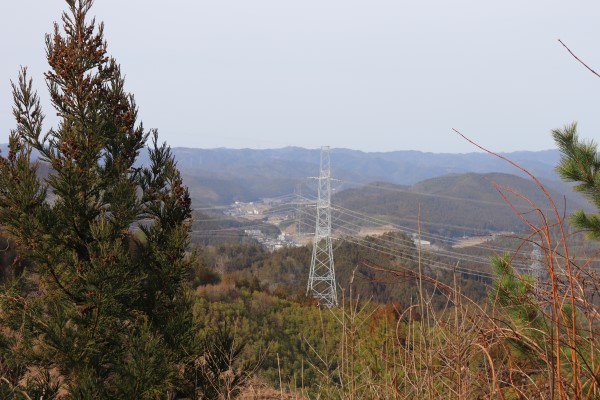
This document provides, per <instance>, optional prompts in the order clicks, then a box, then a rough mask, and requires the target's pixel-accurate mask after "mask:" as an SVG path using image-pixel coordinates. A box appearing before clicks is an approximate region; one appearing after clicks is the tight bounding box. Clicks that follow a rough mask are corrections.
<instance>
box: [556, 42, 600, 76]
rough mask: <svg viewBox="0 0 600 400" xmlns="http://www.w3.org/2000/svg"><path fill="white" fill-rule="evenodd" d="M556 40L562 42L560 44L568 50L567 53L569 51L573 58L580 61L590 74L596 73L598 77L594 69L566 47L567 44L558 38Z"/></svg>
mask: <svg viewBox="0 0 600 400" xmlns="http://www.w3.org/2000/svg"><path fill="white" fill-rule="evenodd" d="M558 42H559V43H560V44H562V45H563V47H564V48H565V49H567V51H568V52H569V53H570V54H571V55H572V56H573V58H575V59H576V60H577V61H579V62H580V63H581V65H583V66H584V67H586V68H587V69H588V71H590V72H591V73H592V74H594V75H596V76H597V77H598V78H600V74H598V73H597V72H596V71H594V70H593V69H592V68H590V67H589V66H588V65H587V64H586V63H584V62H583V61H581V59H579V57H577V56H576V55H575V53H573V52H572V51H571V49H570V48H568V47H567V45H566V44H564V43H563V41H562V40H560V39H558Z"/></svg>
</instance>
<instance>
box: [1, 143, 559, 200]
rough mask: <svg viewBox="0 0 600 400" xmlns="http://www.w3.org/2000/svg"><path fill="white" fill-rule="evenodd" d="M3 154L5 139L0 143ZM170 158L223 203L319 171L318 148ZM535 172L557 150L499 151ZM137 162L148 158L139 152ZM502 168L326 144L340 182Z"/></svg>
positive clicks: (489, 162)
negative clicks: (371, 151)
mask: <svg viewBox="0 0 600 400" xmlns="http://www.w3.org/2000/svg"><path fill="white" fill-rule="evenodd" d="M0 149H1V150H2V153H3V154H6V145H0ZM173 152H174V154H175V159H176V160H177V162H178V166H179V168H180V169H181V171H182V173H183V174H184V180H185V183H186V184H187V185H188V186H189V188H190V192H191V195H192V198H193V200H194V202H195V203H196V204H228V203H231V202H233V201H235V200H240V201H254V200H257V199H260V198H263V197H271V196H279V195H282V194H290V193H293V192H294V188H295V187H296V186H297V185H298V184H300V183H302V182H304V181H305V179H306V177H309V176H316V175H318V174H319V157H320V150H319V149H304V148H299V147H285V148H281V149H268V150H252V149H225V148H219V149H192V148H182V147H179V148H174V149H173ZM503 155H505V156H506V157H508V158H510V159H511V160H513V161H515V162H516V163H518V164H520V165H521V166H523V167H524V168H526V169H528V170H529V171H531V172H532V173H533V174H535V175H536V176H538V177H540V178H543V179H545V180H547V181H558V177H557V175H556V174H555V172H554V167H555V166H556V164H557V163H558V160H559V154H558V151H557V150H546V151H538V152H531V151H522V152H513V153H503ZM140 162H142V163H147V162H148V159H147V155H146V154H145V152H142V154H141V155H140ZM468 172H475V173H489V172H503V173H510V174H517V175H518V174H519V171H518V170H517V169H516V168H515V167H513V166H511V165H510V164H508V163H507V162H505V161H503V160H501V159H499V158H497V157H495V156H492V155H489V154H485V153H466V154H435V153H423V152H419V151H392V152H377V153H366V152H362V151H357V150H349V149H336V148H333V149H332V150H331V173H332V177H334V178H337V179H340V180H342V183H343V185H342V186H341V187H342V188H343V187H346V188H347V187H351V186H357V185H360V184H365V183H369V182H376V181H381V182H390V183H394V184H399V185H412V184H415V183H417V182H420V181H423V180H425V179H429V178H434V177H440V176H446V175H449V174H461V173H468Z"/></svg>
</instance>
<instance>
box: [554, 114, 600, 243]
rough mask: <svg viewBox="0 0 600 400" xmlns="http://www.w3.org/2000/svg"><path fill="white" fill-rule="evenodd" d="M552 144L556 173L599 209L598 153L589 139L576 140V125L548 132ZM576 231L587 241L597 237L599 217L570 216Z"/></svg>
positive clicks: (599, 155) (588, 214) (598, 233)
mask: <svg viewBox="0 0 600 400" xmlns="http://www.w3.org/2000/svg"><path fill="white" fill-rule="evenodd" d="M552 137H553V138H554V142H555V143H556V145H557V146H558V148H559V150H560V152H561V159H560V163H559V164H558V166H557V167H556V171H557V172H558V174H559V175H560V176H561V177H562V178H563V179H564V180H565V181H567V182H576V183H577V184H576V185H575V186H574V187H573V190H575V191H577V192H581V193H582V194H583V195H584V196H585V197H586V198H587V199H588V200H589V201H590V202H591V203H592V204H593V205H594V206H595V207H596V208H597V209H600V154H599V153H598V146H597V145H596V143H595V142H594V141H593V140H584V139H580V138H579V135H578V134H577V124H576V123H572V124H571V125H567V126H565V127H564V128H562V129H555V130H553V131H552ZM571 222H572V223H573V225H574V226H575V227H577V228H581V229H584V230H586V231H587V232H588V235H589V237H590V238H593V239H598V238H600V214H598V213H586V212H584V211H583V210H578V211H577V212H575V213H574V214H573V215H572V216H571Z"/></svg>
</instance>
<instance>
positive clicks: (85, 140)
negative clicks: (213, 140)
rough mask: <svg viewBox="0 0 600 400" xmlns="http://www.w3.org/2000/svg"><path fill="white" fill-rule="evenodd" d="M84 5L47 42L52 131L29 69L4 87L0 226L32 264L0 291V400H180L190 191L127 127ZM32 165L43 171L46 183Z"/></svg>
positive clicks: (128, 115) (121, 97)
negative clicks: (29, 398)
mask: <svg viewBox="0 0 600 400" xmlns="http://www.w3.org/2000/svg"><path fill="white" fill-rule="evenodd" d="M92 3H93V0H67V4H68V11H67V12H65V13H64V14H63V16H62V27H60V26H59V24H55V27H54V32H53V34H51V35H47V36H46V52H47V58H48V63H49V65H50V70H49V71H48V72H47V73H46V74H45V79H46V84H47V87H48V90H49V94H50V99H51V102H52V105H53V107H54V109H55V110H56V113H57V115H58V117H59V118H60V122H59V124H58V126H57V127H55V128H53V129H50V130H48V131H47V132H44V131H43V126H42V124H43V120H44V114H43V113H42V109H41V106H40V100H39V97H38V95H37V93H36V92H35V91H34V90H33V84H32V81H31V79H30V78H29V77H28V75H27V70H26V69H22V70H21V73H20V76H19V79H18V82H16V83H13V97H14V107H13V114H14V116H15V118H16V128H15V129H14V130H13V131H12V132H11V133H10V137H9V151H8V154H7V155H6V156H5V157H0V224H1V225H2V226H3V227H4V229H5V231H6V232H7V233H8V234H9V235H10V237H11V239H12V240H14V241H15V242H16V244H17V245H18V246H19V249H20V257H22V258H26V259H27V260H28V261H29V264H27V267H26V268H24V270H23V271H22V272H19V273H18V274H15V276H14V279H12V280H11V281H10V282H7V283H5V284H4V286H3V287H2V288H1V289H0V375H1V376H2V377H3V378H4V379H2V381H1V382H0V397H2V398H5V397H7V398H11V397H16V398H18V397H19V396H21V395H19V393H21V394H23V393H28V392H29V393H31V394H34V395H36V396H37V394H38V393H42V392H43V393H46V397H44V398H48V396H49V395H48V394H49V393H56V392H57V391H58V389H57V388H58V387H60V391H62V393H66V394H67V395H69V397H71V398H130V399H134V398H136V399H137V398H140V399H141V398H148V399H151V398H165V396H166V394H167V393H174V392H175V391H177V390H184V388H185V385H186V382H184V380H183V377H184V375H185V374H184V373H182V371H183V370H184V369H185V365H187V364H190V363H193V357H194V354H195V352H196V351H197V347H196V345H197V344H196V339H195V333H194V322H193V314H192V310H191V300H190V297H189V296H188V295H187V292H186V279H187V276H188V274H189V263H188V261H187V259H186V257H185V249H186V247H187V246H188V231H189V224H190V223H189V219H190V216H191V209H190V197H189V194H188V190H187V188H186V187H185V186H184V185H183V182H182V179H181V176H180V173H179V171H178V170H177V167H176V163H175V161H174V159H173V156H172V154H171V151H170V149H169V148H168V147H167V146H166V145H165V144H162V145H160V144H159V143H158V136H157V132H156V131H146V130H145V129H144V128H143V126H142V124H141V123H139V124H138V123H137V122H136V121H137V107H136V104H135V101H134V98H133V96H132V95H131V94H128V93H127V92H126V91H125V89H124V79H123V77H122V75H121V71H120V68H119V65H118V64H117V63H116V61H115V60H114V59H113V58H112V57H110V56H108V55H107V45H106V42H105V41H104V39H103V24H101V23H100V24H96V22H95V20H94V19H90V18H89V17H88V13H89V11H90V8H91V6H92ZM148 139H150V141H151V143H150V146H149V154H150V165H149V166H147V167H140V166H139V165H137V164H136V159H137V157H138V155H139V153H140V151H141V150H143V149H145V147H146V142H147V140H148ZM34 154H36V156H37V157H38V158H39V161H33V158H34V157H33V155H34ZM40 163H47V164H48V165H49V166H50V167H51V173H50V175H49V176H48V177H47V178H45V179H43V178H41V177H40V176H39V174H38V168H39V167H40V165H41V164H40ZM24 382H27V383H24ZM36 398H37V397H36Z"/></svg>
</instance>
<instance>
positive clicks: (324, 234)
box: [306, 146, 338, 308]
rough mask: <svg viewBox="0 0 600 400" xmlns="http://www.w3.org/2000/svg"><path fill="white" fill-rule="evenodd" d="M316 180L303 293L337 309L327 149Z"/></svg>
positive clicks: (323, 150)
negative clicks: (312, 231) (312, 234)
mask: <svg viewBox="0 0 600 400" xmlns="http://www.w3.org/2000/svg"><path fill="white" fill-rule="evenodd" d="M317 180H318V198H317V218H316V224H315V238H314V241H313V253H312V260H311V262H310V274H309V277H308V287H307V288H306V293H307V294H309V293H312V295H313V297H314V298H315V299H318V300H319V303H320V304H321V305H323V306H325V307H327V308H330V307H333V306H337V304H338V301H337V288H336V283H335V270H334V265H333V250H332V249H331V169H330V162H329V146H323V147H321V173H320V174H319V177H318V178H317Z"/></svg>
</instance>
